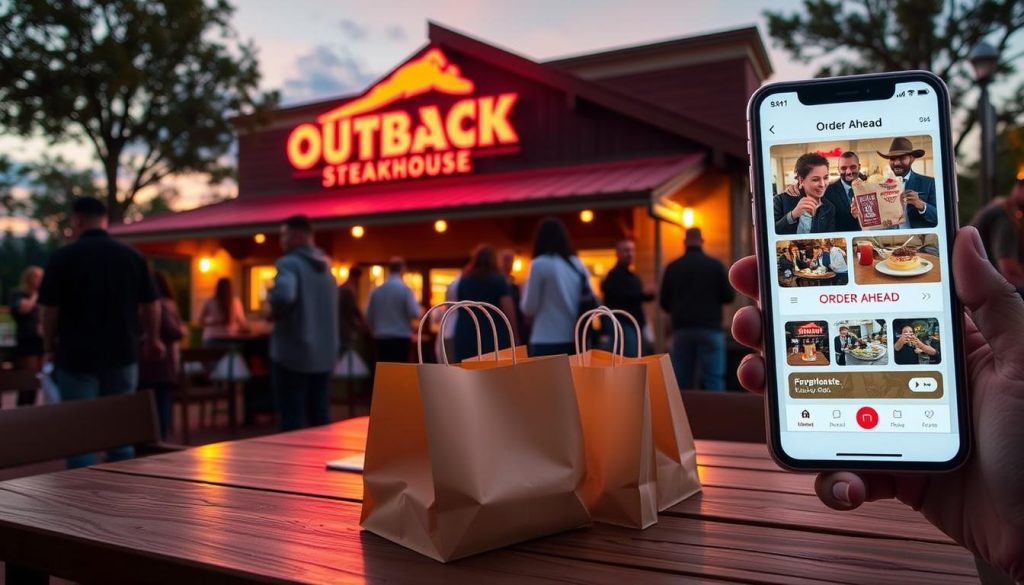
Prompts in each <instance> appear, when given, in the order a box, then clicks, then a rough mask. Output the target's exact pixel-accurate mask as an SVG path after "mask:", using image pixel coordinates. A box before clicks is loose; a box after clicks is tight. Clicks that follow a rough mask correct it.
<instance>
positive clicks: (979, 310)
mask: <svg viewBox="0 0 1024 585" xmlns="http://www.w3.org/2000/svg"><path fill="white" fill-rule="evenodd" d="M953 280H954V283H955V284H956V292H957V296H959V297H960V300H961V301H963V303H964V305H965V306H966V307H967V308H968V309H970V311H971V318H972V319H974V323H975V324H976V325H977V326H978V330H979V331H980V332H981V334H982V336H984V337H985V339H986V340H987V341H988V343H989V345H990V346H992V351H993V354H994V355H995V357H996V363H997V365H1005V364H1000V363H999V362H1000V361H1001V358H1002V360H1011V361H1012V360H1013V358H1012V357H1011V356H1019V355H1020V337H1019V335H1020V331H1022V330H1024V302H1022V301H1021V298H1020V295H1018V294H1017V290H1016V289H1014V287H1013V285H1011V284H1010V283H1009V282H1007V281H1006V279H1005V278H1003V275H1001V274H999V272H998V271H996V269H995V268H994V267H993V266H992V264H991V263H990V262H989V261H988V256H987V255H986V253H985V247H984V245H982V243H981V236H980V235H979V234H978V230H976V229H975V228H973V227H971V226H968V227H964V228H962V229H961V230H960V232H959V234H957V238H956V242H954V244H953ZM1015 367H1016V366H1015Z"/></svg>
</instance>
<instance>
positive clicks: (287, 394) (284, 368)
mask: <svg viewBox="0 0 1024 585" xmlns="http://www.w3.org/2000/svg"><path fill="white" fill-rule="evenodd" d="M281 249H282V250H284V256H282V257H281V258H279V259H278V260H277V263H276V268H277V276H275V277H274V287H273V288H272V289H270V290H269V291H268V292H267V300H268V301H269V302H270V310H271V318H272V319H273V321H274V329H273V332H272V333H271V335H270V360H271V362H272V363H273V366H272V372H271V376H272V380H273V384H274V392H275V394H276V395H277V403H278V411H279V412H280V414H281V430H283V431H291V430H295V429H301V428H304V427H308V426H315V425H324V424H327V423H329V422H330V420H331V415H330V402H329V399H328V389H329V388H328V386H329V384H330V380H331V372H332V371H333V370H334V364H335V361H336V360H337V359H338V286H337V282H336V281H335V280H334V276H333V275H332V274H331V260H330V258H328V257H327V256H326V255H325V254H324V253H323V252H322V251H320V249H319V248H317V247H315V246H314V244H313V226H312V225H311V224H310V222H309V219H308V218H307V217H306V216H304V215H295V216H292V217H289V218H288V219H286V220H285V221H284V223H283V224H282V225H281Z"/></svg>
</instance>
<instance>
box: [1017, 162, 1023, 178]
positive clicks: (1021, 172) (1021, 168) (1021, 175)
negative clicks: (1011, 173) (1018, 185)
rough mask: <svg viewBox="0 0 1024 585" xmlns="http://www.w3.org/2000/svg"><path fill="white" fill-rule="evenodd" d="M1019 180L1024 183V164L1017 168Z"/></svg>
mask: <svg viewBox="0 0 1024 585" xmlns="http://www.w3.org/2000/svg"><path fill="white" fill-rule="evenodd" d="M1017 180H1018V181H1024V164H1021V165H1020V166H1019V167H1017Z"/></svg>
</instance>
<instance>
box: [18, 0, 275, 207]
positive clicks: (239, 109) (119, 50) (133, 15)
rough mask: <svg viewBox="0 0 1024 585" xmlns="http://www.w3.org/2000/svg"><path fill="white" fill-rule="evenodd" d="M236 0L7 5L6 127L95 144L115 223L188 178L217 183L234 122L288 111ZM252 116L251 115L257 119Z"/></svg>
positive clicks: (23, 1)
mask: <svg viewBox="0 0 1024 585" xmlns="http://www.w3.org/2000/svg"><path fill="white" fill-rule="evenodd" d="M233 12H234V8H233V7H232V6H231V5H230V4H228V2H227V1H226V0H211V1H209V2H204V1H203V0H17V1H12V0H7V1H3V0H0V128H4V129H6V130H8V131H11V132H15V133H17V134H19V135H22V136H43V137H45V138H47V139H48V140H49V141H50V142H54V143H55V142H58V141H62V140H68V139H72V140H79V141H85V142H86V143H87V144H90V145H91V146H92V147H93V150H94V151H95V154H96V158H97V160H98V163H99V165H100V167H101V176H102V179H103V181H102V188H103V192H104V193H103V195H104V197H105V198H106V201H107V206H108V208H109V209H110V218H111V221H114V222H117V221H121V220H122V219H123V218H124V217H125V214H126V212H127V211H128V209H129V208H130V207H131V206H132V205H133V203H135V198H136V195H137V194H138V193H139V192H140V191H141V190H143V189H145V188H146V187H150V186H153V185H157V184H159V183H160V181H161V180H162V179H164V178H165V177H167V176H169V175H172V174H178V173H205V174H209V175H210V176H211V178H212V180H214V181H217V180H219V179H221V178H223V177H225V176H227V175H228V174H230V170H229V169H228V168H227V167H226V165H225V160H226V159H227V158H228V157H227V156H226V155H227V153H228V148H229V147H230V145H231V143H232V141H233V139H234V133H233V128H232V126H231V123H230V121H229V118H230V117H232V116H236V115H246V116H248V115H252V114H257V115H256V116H255V117H254V118H253V119H254V120H256V121H257V122H258V121H259V120H260V119H261V117H260V116H259V114H261V113H262V112H264V111H266V110H267V109H269V108H271V107H273V106H274V105H275V104H276V103H277V99H278V96H277V93H276V92H261V91H259V89H258V86H259V82H260V73H259V66H258V63H257V58H256V49H255V47H254V45H253V44H252V43H251V42H242V41H240V40H239V38H238V35H237V33H236V32H235V31H234V29H233V28H232V27H231V26H230V22H229V21H230V18H231V15H232V14H233ZM247 119H249V118H247Z"/></svg>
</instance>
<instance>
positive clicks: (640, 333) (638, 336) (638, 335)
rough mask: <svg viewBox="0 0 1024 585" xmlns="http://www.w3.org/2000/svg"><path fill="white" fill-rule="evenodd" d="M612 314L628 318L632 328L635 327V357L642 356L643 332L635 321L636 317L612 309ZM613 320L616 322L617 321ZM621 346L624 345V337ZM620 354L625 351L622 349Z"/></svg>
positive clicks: (620, 310)
mask: <svg viewBox="0 0 1024 585" xmlns="http://www.w3.org/2000/svg"><path fill="white" fill-rule="evenodd" d="M612 313H614V314H616V315H623V316H625V317H629V320H630V321H632V322H633V327H636V357H640V356H641V355H642V354H643V341H642V338H643V335H644V332H643V331H642V330H641V329H640V322H639V321H637V320H636V317H634V316H633V315H630V314H629V312H628V311H623V310H622V309H612ZM615 320H616V321H618V319H615ZM622 344H623V345H625V344H626V339H625V337H623V339H622ZM622 353H623V354H625V353H626V349H625V348H624V347H623V348H622Z"/></svg>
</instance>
